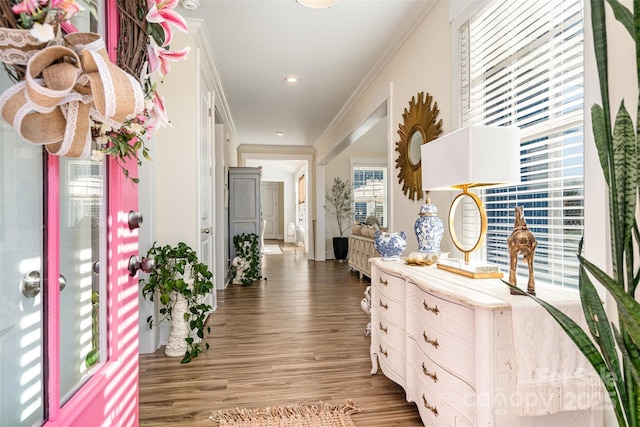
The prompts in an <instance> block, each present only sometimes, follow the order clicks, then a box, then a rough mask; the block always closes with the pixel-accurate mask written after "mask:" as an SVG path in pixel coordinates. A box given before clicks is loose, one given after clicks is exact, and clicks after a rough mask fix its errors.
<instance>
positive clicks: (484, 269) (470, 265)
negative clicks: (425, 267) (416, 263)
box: [438, 184, 502, 279]
mask: <svg viewBox="0 0 640 427" xmlns="http://www.w3.org/2000/svg"><path fill="white" fill-rule="evenodd" d="M463 197H469V198H471V200H472V201H473V203H474V204H475V205H476V207H477V208H478V212H479V213H480V235H479V236H478V240H477V241H476V242H475V244H474V245H473V247H472V248H470V249H469V248H465V247H464V246H463V245H462V243H461V242H460V240H459V239H458V236H457V234H456V231H455V223H454V222H455V221H454V219H455V210H456V207H457V206H458V203H460V202H461V200H462V198H463ZM449 234H450V235H451V240H452V241H453V245H454V246H455V247H456V248H458V250H460V252H462V253H463V254H464V260H459V259H458V260H456V259H444V260H441V261H440V262H439V263H438V268H440V269H442V270H446V271H449V272H451V273H456V274H460V275H462V276H466V277H470V278H472V279H500V278H502V273H501V272H500V270H499V269H498V266H496V265H493V264H488V263H486V262H480V261H470V260H469V254H470V253H472V252H474V251H475V250H477V249H478V248H480V246H482V244H483V243H484V240H485V238H486V236H487V213H486V211H485V209H484V205H483V204H482V201H481V200H480V198H479V197H478V196H477V195H475V194H474V193H470V192H469V185H467V184H465V185H462V193H460V194H458V195H457V196H456V197H455V198H454V199H453V202H451V207H450V208H449Z"/></svg>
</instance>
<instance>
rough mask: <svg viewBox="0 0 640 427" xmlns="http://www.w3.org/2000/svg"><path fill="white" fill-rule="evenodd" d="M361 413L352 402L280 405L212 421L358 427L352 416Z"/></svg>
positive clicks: (223, 426) (227, 426)
mask: <svg viewBox="0 0 640 427" xmlns="http://www.w3.org/2000/svg"><path fill="white" fill-rule="evenodd" d="M360 411H362V409H361V408H360V407H358V406H357V405H356V404H355V403H354V402H353V401H352V400H347V401H345V402H344V403H323V402H318V403H313V404H309V405H282V406H280V405H278V406H270V407H266V408H256V409H248V408H236V409H231V410H223V411H216V412H214V413H213V414H212V415H211V416H210V417H209V419H210V420H212V421H215V422H217V423H218V425H219V426H220V427H355V424H354V423H353V421H352V420H351V414H356V413H358V412H360Z"/></svg>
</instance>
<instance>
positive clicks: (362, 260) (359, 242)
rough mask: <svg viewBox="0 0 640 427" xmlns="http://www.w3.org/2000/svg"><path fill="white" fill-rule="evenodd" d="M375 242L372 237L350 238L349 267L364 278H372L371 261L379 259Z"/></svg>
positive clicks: (356, 236) (353, 235)
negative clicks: (373, 258)
mask: <svg viewBox="0 0 640 427" xmlns="http://www.w3.org/2000/svg"><path fill="white" fill-rule="evenodd" d="M378 256H380V254H379V253H378V251H377V250H376V245H375V240H374V239H373V238H372V237H366V236H360V235H356V234H351V235H350V236H349V267H350V268H351V269H352V270H355V271H357V272H358V273H359V274H360V278H361V279H362V276H367V277H371V265H370V263H369V259H370V258H372V257H378Z"/></svg>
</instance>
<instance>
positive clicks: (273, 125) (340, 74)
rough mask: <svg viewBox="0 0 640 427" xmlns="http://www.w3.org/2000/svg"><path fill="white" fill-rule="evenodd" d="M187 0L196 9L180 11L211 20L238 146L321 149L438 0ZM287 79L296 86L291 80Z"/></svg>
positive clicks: (215, 54)
mask: <svg viewBox="0 0 640 427" xmlns="http://www.w3.org/2000/svg"><path fill="white" fill-rule="evenodd" d="M186 1H190V2H191V4H197V3H199V5H198V6H197V9H195V10H192V11H189V10H186V9H185V8H184V7H181V8H179V9H177V10H178V11H179V12H180V13H181V14H182V15H183V16H184V17H185V18H199V19H203V20H204V21H205V22H206V27H207V32H208V34H209V36H210V39H211V46H212V48H213V55H214V58H215V62H216V65H217V67H218V72H219V75H220V79H221V83H222V88H223V91H224V96H225V98H226V100H227V103H228V106H229V110H230V114H231V118H232V121H233V123H229V126H230V131H231V133H232V134H233V135H235V142H236V144H237V145H244V144H249V145H252V144H255V145H287V146H313V145H314V144H316V142H317V141H318V140H319V139H320V137H321V136H322V135H323V133H324V132H325V131H327V130H328V129H329V128H330V127H331V124H332V122H333V121H334V120H335V119H336V118H337V117H338V116H339V114H340V112H341V110H342V109H343V108H344V107H345V106H346V105H348V103H349V100H350V98H352V97H353V96H354V94H355V95H357V93H358V91H359V90H361V89H362V86H361V85H362V84H366V82H367V81H368V79H370V78H372V77H373V76H375V74H376V73H377V71H378V70H379V69H380V68H381V67H382V66H384V64H385V63H386V60H387V59H388V58H389V56H390V54H391V53H392V52H393V51H394V50H395V49H396V48H397V47H398V46H399V45H400V44H401V43H402V42H403V41H404V40H405V39H406V37H407V36H408V35H409V34H410V32H411V31H412V30H413V29H414V27H415V25H417V22H419V20H421V19H422V18H423V17H424V15H425V14H426V13H427V11H428V8H429V4H430V3H431V2H432V0H341V1H340V2H339V3H338V4H336V5H335V6H332V7H330V8H326V9H310V8H307V7H304V6H302V5H300V4H298V3H297V2H296V0H199V2H198V1H195V2H194V1H193V0H186ZM184 2H185V0H182V3H184ZM288 75H294V76H296V77H297V78H298V83H296V84H294V85H292V84H288V83H286V82H285V76H288ZM363 82H364V83H363ZM277 131H281V132H283V133H284V135H282V136H277V135H276V132H277Z"/></svg>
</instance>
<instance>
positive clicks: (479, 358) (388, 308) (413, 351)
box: [371, 258, 603, 427]
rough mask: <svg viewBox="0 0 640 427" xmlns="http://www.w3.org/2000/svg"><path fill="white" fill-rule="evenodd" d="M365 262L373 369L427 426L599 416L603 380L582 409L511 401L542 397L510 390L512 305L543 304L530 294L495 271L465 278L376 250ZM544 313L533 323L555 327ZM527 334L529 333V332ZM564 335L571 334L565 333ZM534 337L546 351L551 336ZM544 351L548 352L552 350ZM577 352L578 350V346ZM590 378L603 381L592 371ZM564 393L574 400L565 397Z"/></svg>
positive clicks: (555, 422) (590, 421) (579, 422)
mask: <svg viewBox="0 0 640 427" xmlns="http://www.w3.org/2000/svg"><path fill="white" fill-rule="evenodd" d="M371 264H372V267H371V274H372V276H371V295H372V301H371V326H372V327H371V330H372V332H371V361H372V365H373V369H372V374H375V373H376V372H377V371H378V367H380V368H381V369H382V372H383V373H384V375H385V376H387V377H388V378H390V379H392V380H393V381H394V382H396V383H398V384H400V385H401V386H402V387H403V388H404V389H405V392H406V395H407V400H408V401H412V402H415V403H416V405H417V407H418V410H419V412H420V416H421V418H422V421H423V423H424V424H425V425H427V426H437V427H446V426H451V427H460V426H469V427H471V426H492V427H516V426H527V427H534V426H541V425H544V426H558V427H560V426H601V425H602V422H603V421H602V419H603V417H602V412H601V411H602V408H600V407H599V406H594V407H593V408H589V407H590V406H592V405H595V403H597V400H598V399H599V398H600V397H601V394H600V393H599V389H600V384H599V383H596V384H595V386H594V387H595V388H592V389H590V392H591V393H592V394H591V395H590V396H591V397H590V398H591V399H592V400H593V399H594V398H593V396H594V394H593V393H594V390H595V396H596V398H595V400H596V402H593V401H590V403H589V404H588V405H586V408H587V409H578V410H562V411H557V408H555V409H553V408H552V405H549V408H552V409H550V410H549V411H548V412H547V414H546V415H537V416H518V415H516V414H517V413H518V412H517V411H516V409H515V406H518V408H519V409H518V410H522V407H523V406H522V405H523V401H519V400H518V399H530V400H531V401H530V402H524V403H527V404H532V405H537V408H536V409H537V410H539V408H540V405H542V403H546V402H535V401H534V400H533V398H536V399H541V396H543V395H542V394H538V395H531V394H523V393H522V392H521V391H516V390H521V389H518V388H517V385H516V383H517V375H516V374H517V372H520V371H517V365H518V363H523V362H522V361H519V359H517V357H516V354H517V353H518V352H517V351H516V348H515V347H516V346H518V345H521V344H520V343H521V342H522V341H521V340H514V333H513V318H512V313H513V312H514V311H515V312H519V311H520V310H525V309H526V310H538V309H539V310H543V309H542V308H541V307H539V306H537V304H536V303H535V302H533V301H530V300H529V299H528V298H527V297H524V296H512V295H510V293H509V290H508V288H507V287H506V285H505V284H504V283H502V282H501V281H500V280H493V279H490V280H484V279H482V280H474V279H467V278H462V277H460V276H457V275H454V274H452V273H448V272H445V271H442V270H438V269H436V268H435V267H433V266H432V267H412V266H407V265H405V264H404V263H403V262H402V261H394V262H385V261H382V260H381V259H380V258H374V259H372V263H371ZM540 287H541V285H539V288H540ZM550 292H551V291H550ZM553 292H555V291H553ZM562 292H563V294H562V296H563V298H564V299H563V304H565V303H566V301H565V300H566V298H565V297H566V296H567V295H569V297H570V299H569V304H572V305H575V307H576V308H579V304H580V302H579V299H578V295H577V292H573V293H572V292H571V291H565V290H563V291H562ZM540 293H541V292H539V294H540ZM542 293H543V292H542ZM573 294H575V301H574V300H573V299H572V298H573ZM549 295H552V294H549ZM553 295H555V294H553ZM527 300H528V301H529V302H531V303H532V304H533V306H530V305H527V302H528V301H527ZM551 302H552V303H553V301H551ZM523 306H524V307H525V308H522V307H523ZM544 315H546V316H548V315H547V314H546V313H543V316H542V317H541V318H542V319H545V317H544ZM544 322H545V323H546V322H551V323H549V324H548V325H534V326H540V329H541V330H546V329H545V328H547V327H551V328H555V327H557V328H559V326H557V325H554V324H553V323H555V321H554V320H553V319H552V318H551V317H550V316H548V318H546V320H544ZM561 334H563V332H561ZM531 335H533V336H534V337H535V332H531ZM560 339H567V340H568V338H567V337H566V336H562V337H561V338H560ZM541 341H543V340H541ZM539 345H540V347H539V348H540V349H541V350H540V352H541V353H542V352H543V350H542V349H543V346H545V345H549V343H543V342H540V343H539ZM544 351H546V352H550V354H551V353H553V352H554V349H553V348H546V349H545V350H544ZM574 351H575V353H576V354H577V355H578V356H580V357H582V356H581V354H579V351H578V350H577V349H576V348H574ZM570 354H572V353H570ZM569 365H573V364H569ZM589 378H595V379H596V380H597V381H599V379H597V377H596V376H595V374H593V375H589ZM567 381H569V382H570V381H571V378H570V376H569V378H568V379H567ZM574 391H575V389H571V390H569V391H568V393H573V392H574ZM557 397H558V396H556V395H554V396H552V398H557ZM569 397H571V396H569ZM573 397H575V396H573ZM564 399H565V400H564V401H563V402H565V404H567V405H570V403H567V402H568V399H567V396H564ZM527 408H529V407H527ZM596 408H597V409H596ZM527 410H530V408H529V409H527ZM551 412H554V413H552V414H549V413H551Z"/></svg>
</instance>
